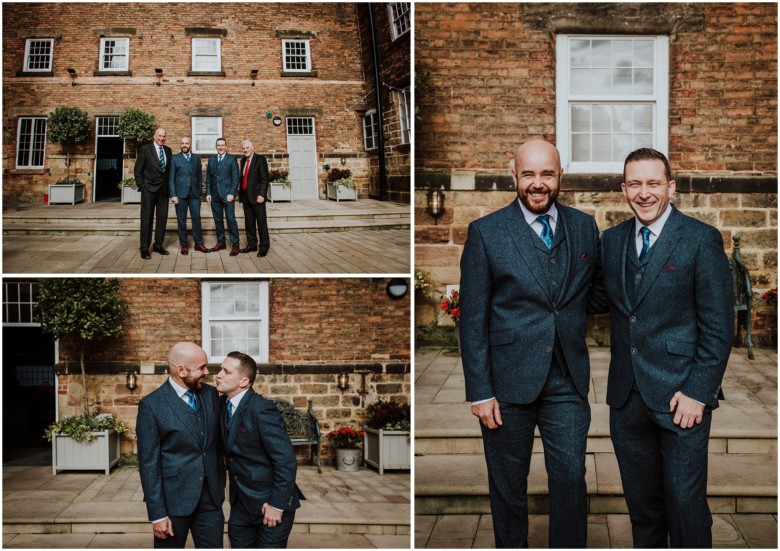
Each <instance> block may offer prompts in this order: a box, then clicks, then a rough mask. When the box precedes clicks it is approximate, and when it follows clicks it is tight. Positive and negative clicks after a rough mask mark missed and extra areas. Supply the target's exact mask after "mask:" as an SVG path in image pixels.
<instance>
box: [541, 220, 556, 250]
mask: <svg viewBox="0 0 780 551" xmlns="http://www.w3.org/2000/svg"><path fill="white" fill-rule="evenodd" d="M537 220H538V221H539V223H540V224H541V225H542V235H541V237H542V241H544V244H545V245H547V248H548V249H552V242H553V232H552V228H551V227H550V215H549V214H543V215H541V216H540V217H538V218H537Z"/></svg>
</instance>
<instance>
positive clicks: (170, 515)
mask: <svg viewBox="0 0 780 551" xmlns="http://www.w3.org/2000/svg"><path fill="white" fill-rule="evenodd" d="M207 364H208V358H207V356H206V352H205V351H204V350H203V349H202V348H201V347H200V346H198V345H196V344H195V343H191V342H180V343H178V344H176V345H174V346H173V348H171V351H170V353H169V354H168V370H169V373H170V378H169V379H168V380H167V381H166V382H165V383H163V384H162V386H160V387H159V388H158V389H157V390H155V391H154V392H152V393H151V394H149V395H148V396H146V397H145V398H144V399H142V400H141V401H140V403H139V404H138V418H137V420H136V434H137V437H138V463H139V472H140V475H141V487H142V488H143V491H144V501H145V502H146V510H147V513H148V515H149V520H150V521H151V522H152V528H153V531H154V547H156V548H163V547H169V548H183V547H184V544H185V543H186V542H187V534H188V533H189V532H190V531H191V532H192V539H193V541H194V542H195V547H199V548H221V547H222V534H223V525H224V522H225V517H224V514H223V513H222V503H223V502H224V501H225V467H224V459H223V456H222V452H221V449H220V442H219V440H220V438H219V398H218V396H217V391H216V389H215V388H214V387H212V386H209V385H204V384H203V380H204V379H205V378H206V377H207V376H208V374H209V370H208V365H207Z"/></svg>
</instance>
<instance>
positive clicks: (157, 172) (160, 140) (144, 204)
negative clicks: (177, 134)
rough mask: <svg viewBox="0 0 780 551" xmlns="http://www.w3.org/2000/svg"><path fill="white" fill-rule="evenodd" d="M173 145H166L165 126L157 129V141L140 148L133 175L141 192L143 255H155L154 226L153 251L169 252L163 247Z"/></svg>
mask: <svg viewBox="0 0 780 551" xmlns="http://www.w3.org/2000/svg"><path fill="white" fill-rule="evenodd" d="M171 156H172V152H171V148H170V147H168V146H166V145H165V129H163V128H158V129H157V130H155V131H154V141H153V142H152V143H148V144H146V145H142V146H141V147H140V148H139V149H138V155H137V157H136V161H135V169H134V171H133V176H134V177H135V183H136V187H137V188H138V191H140V192H141V258H143V259H144V260H148V259H150V258H152V256H151V255H150V254H149V245H150V244H151V241H152V223H153V220H155V219H156V221H157V226H156V227H155V228H154V247H153V250H154V252H156V253H158V254H162V255H166V254H168V251H167V250H166V249H165V247H163V241H164V240H165V225H166V224H167V222H168V176H169V174H170V171H171Z"/></svg>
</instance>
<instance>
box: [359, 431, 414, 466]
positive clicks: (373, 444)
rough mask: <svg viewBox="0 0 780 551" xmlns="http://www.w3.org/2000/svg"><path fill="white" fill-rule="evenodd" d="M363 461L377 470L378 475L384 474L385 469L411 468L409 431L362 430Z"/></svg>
mask: <svg viewBox="0 0 780 551" xmlns="http://www.w3.org/2000/svg"><path fill="white" fill-rule="evenodd" d="M363 430H364V431H365V435H364V437H363V461H365V463H366V465H371V466H372V467H376V468H377V469H379V474H385V469H409V468H411V465H410V459H411V450H410V446H409V438H410V437H409V431H405V430H384V429H369V428H365V429H363Z"/></svg>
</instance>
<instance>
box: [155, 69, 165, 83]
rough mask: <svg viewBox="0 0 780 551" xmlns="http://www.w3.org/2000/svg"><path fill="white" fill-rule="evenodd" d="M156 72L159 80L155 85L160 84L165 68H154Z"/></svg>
mask: <svg viewBox="0 0 780 551" xmlns="http://www.w3.org/2000/svg"><path fill="white" fill-rule="evenodd" d="M154 74H155V75H157V82H155V83H154V84H155V86H159V85H160V81H162V76H163V70H162V69H155V70H154Z"/></svg>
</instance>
